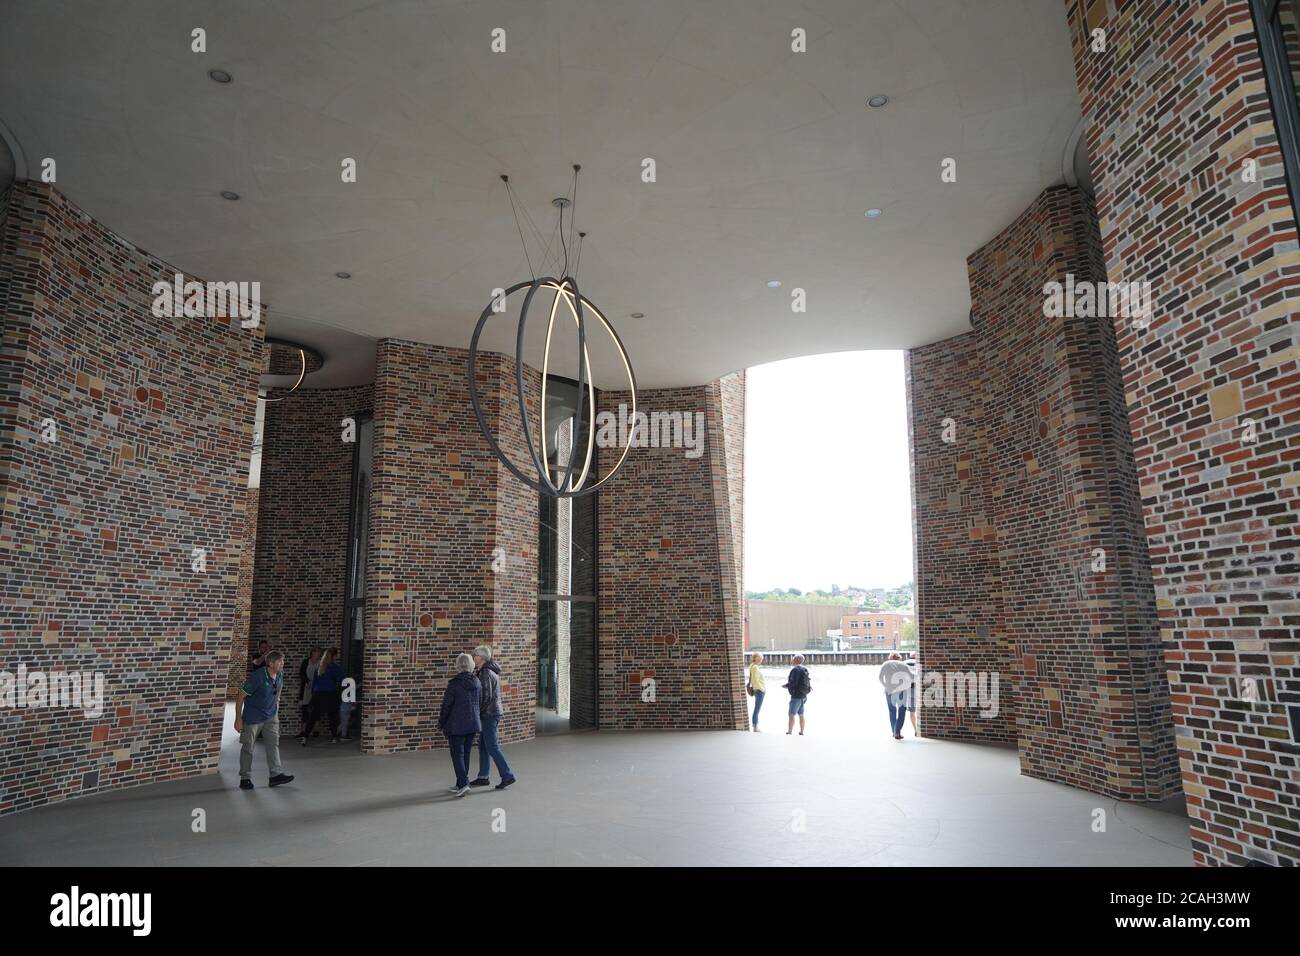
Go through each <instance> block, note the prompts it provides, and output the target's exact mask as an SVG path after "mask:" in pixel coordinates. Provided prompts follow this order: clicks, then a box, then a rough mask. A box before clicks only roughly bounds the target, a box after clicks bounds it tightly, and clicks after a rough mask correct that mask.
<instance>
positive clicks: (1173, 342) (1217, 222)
mask: <svg viewBox="0 0 1300 956" xmlns="http://www.w3.org/2000/svg"><path fill="white" fill-rule="evenodd" d="M1065 9H1066V12H1067V16H1068V18H1069V23H1070V32H1071V37H1072V42H1073V45H1074V61H1075V70H1076V75H1077V78H1078V85H1079V94H1080V100H1081V103H1082V105H1083V111H1084V115H1085V116H1088V117H1089V125H1088V149H1089V153H1090V155H1091V159H1092V171H1093V176H1094V179H1095V182H1096V190H1097V210H1098V217H1099V220H1100V230H1101V236H1102V245H1103V250H1104V255H1105V261H1106V267H1107V272H1108V273H1109V275H1110V277H1111V278H1112V279H1118V278H1123V279H1124V280H1125V281H1150V282H1151V283H1153V286H1154V289H1153V291H1154V297H1155V304H1156V307H1155V315H1154V318H1153V320H1152V321H1151V322H1150V324H1149V326H1147V327H1146V328H1142V327H1139V326H1137V325H1133V324H1127V323H1122V324H1120V325H1119V326H1118V327H1117V328H1116V334H1117V337H1118V346H1119V364H1120V368H1121V369H1122V374H1123V382H1124V390H1125V394H1126V398H1127V403H1128V407H1129V413H1130V419H1131V422H1132V427H1133V441H1134V452H1135V458H1136V463H1137V477H1138V481H1139V485H1140V491H1141V495H1142V507H1143V515H1144V519H1145V525H1146V533H1147V539H1148V545H1149V549H1150V553H1151V561H1152V573H1153V578H1154V584H1155V595H1156V600H1157V605H1158V610H1159V619H1160V627H1161V630H1162V636H1163V641H1164V645H1165V647H1166V658H1167V665H1168V679H1169V683H1170V689H1171V695H1172V696H1171V700H1172V705H1173V719H1174V723H1175V727H1176V734H1177V739H1178V749H1179V758H1180V764H1181V771H1182V778H1183V790H1184V792H1185V793H1186V795H1187V803H1188V810H1189V813H1190V814H1191V817H1192V821H1193V822H1192V844H1193V849H1194V854H1195V857H1196V860H1197V861H1198V862H1199V863H1202V864H1241V863H1244V862H1246V861H1248V860H1259V861H1263V862H1267V863H1276V864H1295V863H1296V862H1298V861H1300V808H1298V807H1297V798H1296V788H1295V777H1296V773H1297V757H1296V755H1297V742H1296V740H1295V739H1294V738H1293V736H1292V730H1291V729H1290V727H1289V726H1288V715H1287V709H1286V707H1287V704H1288V703H1289V704H1290V705H1292V706H1294V705H1295V704H1296V702H1297V700H1300V697H1298V696H1297V684H1296V673H1295V654H1296V628H1297V613H1296V611H1297V605H1296V592H1297V584H1298V583H1300V565H1298V564H1297V559H1296V544H1295V526H1296V520H1297V509H1298V508H1300V505H1298V504H1297V502H1298V500H1300V499H1298V498H1297V493H1296V488H1297V483H1298V482H1300V478H1297V467H1296V463H1297V459H1300V427H1297V424H1298V423H1297V406H1298V405H1300V400H1298V399H1297V396H1296V383H1297V381H1298V378H1297V355H1298V354H1300V352H1298V350H1297V343H1296V324H1295V321H1294V318H1293V316H1294V314H1295V313H1296V311H1297V309H1298V307H1300V303H1298V302H1297V300H1300V253H1298V252H1297V248H1296V242H1297V232H1296V224H1295V221H1294V214H1293V212H1292V210H1291V207H1290V202H1289V199H1288V197H1287V190H1286V182H1285V178H1284V174H1283V170H1282V163H1281V157H1280V152H1279V149H1278V145H1277V141H1276V139H1277V131H1276V129H1275V127H1274V124H1273V119H1272V115H1271V112H1270V108H1269V101H1268V97H1267V96H1266V94H1265V88H1264V82H1263V74H1262V67H1261V63H1260V58H1259V54H1258V46H1257V41H1256V38H1255V36H1254V31H1253V24H1252V22H1251V15H1250V10H1249V7H1248V5H1247V3H1246V2H1245V0H1213V2H1187V3H1178V4H1170V3H1164V2H1157V0H1130V2H1126V3H1122V4H1116V3H1113V2H1111V3H1107V2H1105V0H1098V2H1095V3H1094V4H1092V9H1093V11H1094V19H1093V20H1092V21H1091V22H1086V21H1085V16H1084V11H1083V9H1082V8H1081V6H1080V5H1079V3H1078V2H1076V0H1068V2H1067V3H1066V4H1065ZM1093 27H1101V28H1103V29H1105V31H1106V34H1107V37H1108V41H1107V51H1106V52H1105V53H1094V52H1093V51H1092V50H1091V48H1090V46H1089V45H1088V44H1086V43H1085V35H1086V33H1087V31H1088V30H1089V29H1091V28H1093ZM1247 159H1253V160H1255V161H1256V163H1257V164H1258V174H1257V176H1256V181H1255V182H1244V181H1243V178H1242V176H1241V168H1242V162H1243V161H1244V160H1247ZM1247 419H1250V420H1253V422H1254V423H1255V425H1254V427H1255V428H1256V429H1257V432H1256V438H1255V440H1254V441H1251V440H1248V438H1247V434H1248V432H1247V431H1246V428H1247V427H1248V423H1247ZM1242 678H1252V679H1254V680H1255V681H1256V685H1255V686H1256V688H1257V691H1258V692H1257V694H1256V699H1255V700H1249V699H1245V692H1244V691H1243V686H1244V685H1243V682H1242Z"/></svg>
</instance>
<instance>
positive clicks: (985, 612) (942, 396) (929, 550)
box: [905, 332, 1018, 743]
mask: <svg viewBox="0 0 1300 956" xmlns="http://www.w3.org/2000/svg"><path fill="white" fill-rule="evenodd" d="M905 378H906V383H907V386H906V387H907V407H908V447H909V448H910V449H911V469H912V520H913V529H914V530H913V535H912V539H913V546H914V549H915V552H914V559H913V560H914V565H915V572H914V573H915V577H914V580H915V582H916V583H915V590H916V618H917V639H918V642H917V657H918V666H919V668H920V670H921V673H922V674H923V675H924V674H925V673H926V672H928V671H933V672H935V673H953V672H967V671H981V670H985V671H987V670H995V671H996V672H998V673H999V674H1001V675H1003V676H1002V678H1001V684H1000V687H999V696H1000V706H999V712H998V714H997V715H996V716H995V717H981V716H980V713H979V711H977V710H975V709H972V708H961V707H956V706H939V705H937V704H935V705H931V704H925V705H924V706H922V707H921V709H920V713H919V714H918V715H917V717H918V720H919V722H920V729H921V733H923V734H925V735H926V736H928V737H944V738H948V739H952V740H973V741H995V742H1003V743H1009V742H1012V741H1014V740H1015V739H1016V735H1015V697H1016V684H1017V683H1018V680H1017V674H1016V663H1015V661H1014V653H1013V650H1012V647H1011V645H1010V643H1009V641H1008V639H1007V636H1006V632H1005V629H1004V628H1003V627H1002V577H1001V570H1000V567H999V565H998V552H997V537H996V531H995V529H994V527H993V519H992V514H993V506H992V503H991V501H990V500H989V498H988V489H989V487H990V485H991V481H990V475H989V469H990V462H989V454H988V441H987V437H986V432H987V431H988V429H989V427H990V421H989V418H988V415H987V414H986V413H985V410H984V404H985V401H986V398H985V389H984V371H983V366H982V365H981V364H980V358H979V350H978V344H977V341H976V335H975V333H973V332H971V333H967V334H966V335H959V336H956V337H954V338H951V339H946V340H944V341H942V342H938V343H935V344H934V345H927V346H925V347H923V348H918V349H912V350H911V351H910V352H908V353H907V362H906V368H905ZM945 437H947V438H951V439H952V440H951V441H945ZM923 703H924V702H923Z"/></svg>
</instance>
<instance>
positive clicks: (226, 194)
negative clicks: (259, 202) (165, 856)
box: [221, 189, 239, 202]
mask: <svg viewBox="0 0 1300 956" xmlns="http://www.w3.org/2000/svg"><path fill="white" fill-rule="evenodd" d="M221 198H222V199H229V200H230V201H231V202H234V201H235V200H236V199H238V198H239V193H234V192H231V191H230V190H229V189H223V190H221Z"/></svg>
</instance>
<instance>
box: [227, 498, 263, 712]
mask: <svg viewBox="0 0 1300 956" xmlns="http://www.w3.org/2000/svg"><path fill="white" fill-rule="evenodd" d="M258 493H259V489H257V488H249V489H248V503H247V504H246V505H245V506H244V550H243V553H242V554H240V556H239V583H238V585H237V587H236V588H235V633H234V636H233V637H232V639H231V642H230V668H229V670H228V672H227V676H226V697H227V698H228V699H230V700H234V699H235V694H236V691H237V690H238V689H239V688H240V687H241V686H242V685H243V683H244V678H245V677H247V676H248V662H249V659H250V657H251V656H252V655H251V654H250V653H249V643H248V634H249V627H250V626H251V624H252V616H253V571H254V570H255V568H256V566H257V502H258Z"/></svg>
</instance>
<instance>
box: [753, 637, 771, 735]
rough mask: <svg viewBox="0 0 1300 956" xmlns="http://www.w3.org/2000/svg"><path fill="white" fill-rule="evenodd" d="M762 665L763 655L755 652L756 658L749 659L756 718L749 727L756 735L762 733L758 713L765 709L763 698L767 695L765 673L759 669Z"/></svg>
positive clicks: (754, 717) (760, 652)
mask: <svg viewBox="0 0 1300 956" xmlns="http://www.w3.org/2000/svg"><path fill="white" fill-rule="evenodd" d="M761 663H763V653H762V651H755V652H754V656H753V657H751V658H750V659H749V692H750V694H752V695H753V697H754V716H753V717H751V718H749V725H750V726H751V727H753V728H754V733H759V732H760V731H759V729H758V712H759V711H760V710H762V709H763V698H764V697H765V696H766V695H767V683H766V682H765V681H764V680H763V672H762V671H761V670H759V669H758V665H759V664H761Z"/></svg>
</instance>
